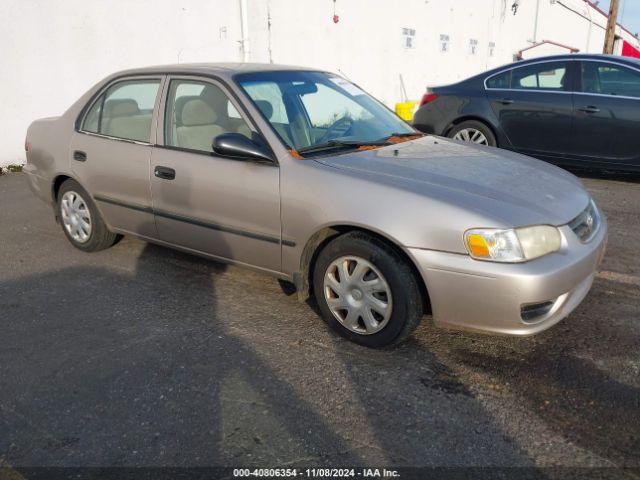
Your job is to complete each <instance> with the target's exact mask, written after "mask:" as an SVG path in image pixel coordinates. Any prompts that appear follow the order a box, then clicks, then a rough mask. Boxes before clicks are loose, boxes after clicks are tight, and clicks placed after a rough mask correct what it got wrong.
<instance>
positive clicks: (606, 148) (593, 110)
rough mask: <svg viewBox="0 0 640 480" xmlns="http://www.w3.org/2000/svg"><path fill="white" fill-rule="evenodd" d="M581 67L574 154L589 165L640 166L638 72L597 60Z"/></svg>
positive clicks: (639, 80) (588, 61)
mask: <svg viewBox="0 0 640 480" xmlns="http://www.w3.org/2000/svg"><path fill="white" fill-rule="evenodd" d="M580 65H581V68H580V72H581V76H580V80H581V81H580V87H579V92H577V93H576V96H575V102H576V114H575V139H576V150H577V151H576V153H577V154H578V155H579V156H580V157H581V159H582V160H584V161H585V162H590V163H593V162H598V163H604V164H611V166H612V167H615V166H616V165H640V71H639V70H636V69H634V68H631V67H627V66H625V65H622V64H617V63H612V62H608V61H600V60H584V61H582V62H580Z"/></svg>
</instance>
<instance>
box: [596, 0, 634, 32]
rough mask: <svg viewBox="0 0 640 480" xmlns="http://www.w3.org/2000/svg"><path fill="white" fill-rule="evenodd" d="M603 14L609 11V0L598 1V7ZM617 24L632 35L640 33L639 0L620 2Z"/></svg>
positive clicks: (621, 0)
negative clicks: (625, 28)
mask: <svg viewBox="0 0 640 480" xmlns="http://www.w3.org/2000/svg"><path fill="white" fill-rule="evenodd" d="M598 6H599V7H600V8H601V9H602V10H604V11H605V12H608V11H609V0H600V4H599V5H598ZM618 23H621V24H622V25H624V26H625V27H627V28H628V29H629V30H631V31H632V32H633V33H640V0H620V10H619V12H618Z"/></svg>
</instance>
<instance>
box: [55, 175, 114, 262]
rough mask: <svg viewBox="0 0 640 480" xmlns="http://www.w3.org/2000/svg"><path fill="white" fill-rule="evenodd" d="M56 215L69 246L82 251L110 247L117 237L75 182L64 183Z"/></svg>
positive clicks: (93, 250) (86, 194)
mask: <svg viewBox="0 0 640 480" xmlns="http://www.w3.org/2000/svg"><path fill="white" fill-rule="evenodd" d="M58 215H59V216H60V223H61V224H62V230H63V231H64V234H65V235H66V237H67V238H68V239H69V241H70V242H71V244H72V245H73V246H74V247H76V248H79V249H80V250H83V251H85V252H97V251H98V250H104V249H105V248H109V247H110V246H112V245H113V244H114V243H116V242H117V241H118V238H119V236H118V235H116V234H115V233H112V232H110V231H109V229H108V228H107V226H106V224H105V223H104V221H103V220H102V217H101V216H100V212H98V209H97V208H96V206H95V205H94V203H93V201H92V200H91V197H90V196H89V194H88V193H87V192H86V191H85V190H84V189H83V188H82V187H81V186H80V184H79V183H78V182H76V181H75V180H71V179H69V180H67V181H65V182H64V183H63V184H62V186H61V187H60V191H59V192H58Z"/></svg>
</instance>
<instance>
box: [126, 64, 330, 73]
mask: <svg viewBox="0 0 640 480" xmlns="http://www.w3.org/2000/svg"><path fill="white" fill-rule="evenodd" d="M292 70H294V71H320V70H318V69H315V68H307V67H300V66H294V65H277V64H273V63H248V62H237V63H176V64H169V65H154V66H149V67H142V68H132V69H128V70H123V71H120V72H117V73H115V74H114V76H123V75H146V74H165V73H176V74H199V75H208V74H209V75H210V74H214V75H225V76H231V75H234V74H236V73H255V72H277V71H292Z"/></svg>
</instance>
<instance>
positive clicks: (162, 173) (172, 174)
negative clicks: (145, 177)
mask: <svg viewBox="0 0 640 480" xmlns="http://www.w3.org/2000/svg"><path fill="white" fill-rule="evenodd" d="M153 174H154V175H155V176H156V177H158V178H162V179H163V180H173V179H174V178H176V171H175V170H174V169H173V168H169V167H160V166H158V167H156V168H155V169H154V171H153Z"/></svg>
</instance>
